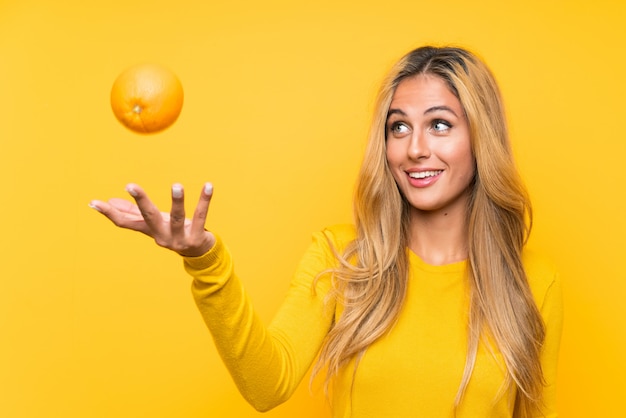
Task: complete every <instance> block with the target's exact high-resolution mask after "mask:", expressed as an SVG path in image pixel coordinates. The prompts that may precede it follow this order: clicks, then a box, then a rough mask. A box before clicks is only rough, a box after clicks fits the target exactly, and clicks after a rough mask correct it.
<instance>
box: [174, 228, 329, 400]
mask: <svg viewBox="0 0 626 418" xmlns="http://www.w3.org/2000/svg"><path fill="white" fill-rule="evenodd" d="M331 263H334V258H333V256H332V253H331V251H330V249H329V248H328V245H327V242H326V239H325V237H324V236H323V234H321V233H319V234H316V235H315V236H314V239H313V243H312V244H311V246H310V247H309V249H308V251H307V252H306V253H305V255H304V257H303V259H302V261H301V262H300V265H299V267H298V269H297V271H296V273H295V276H294V278H293V280H292V282H291V286H290V289H289V292H288V295H287V298H286V300H285V302H284V303H283V305H282V306H281V308H280V309H279V312H278V313H277V315H276V317H275V318H274V320H273V321H272V323H271V325H270V326H269V327H265V325H264V324H263V323H262V322H261V321H260V319H259V318H258V317H257V316H256V314H255V313H254V310H253V307H252V304H251V302H250V300H249V298H248V295H247V294H246V292H245V291H244V289H243V287H242V284H241V282H240V280H239V278H238V277H237V275H236V274H235V272H234V268H233V262H232V258H231V255H230V253H229V252H228V250H227V249H226V247H225V246H224V244H223V243H222V241H221V240H220V239H219V238H218V239H217V241H216V244H215V246H214V247H213V248H212V249H211V250H210V251H209V252H208V253H206V254H204V255H203V256H201V257H186V258H185V268H186V270H187V271H188V272H189V273H190V274H191V275H192V276H193V277H194V280H193V285H192V292H193V295H194V298H195V300H196V304H197V305H198V308H199V310H200V313H201V314H202V317H203V319H204V320H205V322H206V324H207V326H208V328H209V330H210V331H211V334H212V336H213V339H214V341H215V344H216V346H217V349H218V351H219V353H220V356H221V357H222V359H223V361H224V364H225V365H226V367H227V368H228V370H229V372H230V374H231V376H232V377H233V380H234V381H235V383H236V385H237V387H238V388H239V391H240V392H241V394H242V395H243V396H244V397H245V399H246V400H247V401H248V402H249V403H250V404H251V405H252V406H253V407H254V408H256V409H257V410H259V411H267V410H269V409H271V408H273V407H275V406H277V405H279V404H280V403H282V402H284V401H286V400H287V399H288V398H289V397H290V396H291V394H292V393H293V392H294V391H295V389H296V388H297V386H298V384H299V383H300V381H301V380H302V378H303V377H304V375H305V374H306V372H307V371H308V370H309V368H310V366H311V364H312V362H313V361H314V359H315V357H316V356H317V353H318V351H319V348H320V347H321V344H322V341H323V340H324V337H325V336H326V334H327V332H328V329H329V328H330V326H331V323H332V318H333V313H334V308H333V306H327V305H325V304H324V297H325V295H326V293H327V291H328V289H329V287H330V280H329V279H328V278H327V277H323V278H322V279H320V281H318V283H317V289H316V290H317V292H316V293H315V294H313V292H312V284H313V281H314V279H315V277H316V275H317V274H318V273H319V272H320V271H323V270H324V269H326V268H328V267H329V266H331V265H332V264H331Z"/></svg>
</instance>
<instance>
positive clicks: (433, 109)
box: [387, 106, 459, 119]
mask: <svg viewBox="0 0 626 418" xmlns="http://www.w3.org/2000/svg"><path fill="white" fill-rule="evenodd" d="M438 111H444V112H450V113H452V114H453V115H454V116H456V117H457V118H458V117H459V115H457V114H456V112H455V111H454V110H452V109H451V108H450V107H448V106H433V107H429V108H428V109H426V110H425V111H424V115H427V114H429V113H433V112H438ZM396 114H397V115H400V116H407V114H406V113H405V112H404V111H403V110H401V109H389V111H388V112H387V119H389V117H390V116H391V115H396Z"/></svg>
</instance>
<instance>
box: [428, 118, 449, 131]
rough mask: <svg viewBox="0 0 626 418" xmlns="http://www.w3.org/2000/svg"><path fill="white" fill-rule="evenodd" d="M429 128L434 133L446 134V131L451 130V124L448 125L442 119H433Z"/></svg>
mask: <svg viewBox="0 0 626 418" xmlns="http://www.w3.org/2000/svg"><path fill="white" fill-rule="evenodd" d="M430 128H431V129H432V130H433V131H434V132H435V133H446V132H448V130H450V128H452V124H450V123H449V122H446V121H445V120H443V119H435V120H434V121H433V122H432V124H431V125H430Z"/></svg>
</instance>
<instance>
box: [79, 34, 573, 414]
mask: <svg viewBox="0 0 626 418" xmlns="http://www.w3.org/2000/svg"><path fill="white" fill-rule="evenodd" d="M127 191H128V192H129V193H130V194H131V195H132V196H133V197H134V199H135V202H136V205H135V204H131V203H130V202H127V201H123V200H120V199H111V200H110V201H109V202H106V203H105V202H102V201H93V202H91V206H92V207H94V208H95V209H97V210H98V211H100V212H102V213H103V214H104V215H105V216H106V217H108V218H109V219H110V220H111V221H113V223H114V224H116V225H117V226H119V227H122V228H128V229H132V230H136V231H140V232H143V233H145V234H147V235H149V236H151V237H152V238H154V239H155V241H156V242H157V244H159V245H161V246H163V247H165V248H169V249H171V250H173V251H175V252H177V253H179V254H180V255H181V256H183V259H184V264H185V268H186V270H187V272H188V273H189V274H190V275H191V276H192V277H193V294H194V297H195V300H196V303H197V305H198V308H199V310H200V312H201V314H202V316H203V318H204V320H205V321H206V324H207V326H208V328H209V329H210V331H211V333H212V334H213V337H214V340H215V343H216V345H217V348H218V350H219V352H220V354H221V356H222V358H223V360H224V362H225V364H226V366H227V367H228V369H229V371H230V373H231V375H232V377H233V379H234V381H235V382H236V384H237V386H238V388H239V390H240V391H241V393H242V394H243V396H244V397H245V398H246V399H247V400H248V402H250V403H251V404H252V405H253V406H254V407H255V408H256V409H258V410H261V411H265V410H269V409H271V408H273V407H274V406H276V405H278V404H280V403H282V402H284V401H285V400H287V399H288V398H289V396H290V395H291V394H292V393H293V391H294V390H295V389H296V387H297V386H298V384H299V383H300V381H301V380H302V379H303V377H304V376H305V374H306V372H307V371H308V370H309V368H310V366H311V365H314V373H316V374H317V373H324V374H325V375H326V383H327V388H328V389H330V396H331V400H332V410H333V416H334V417H354V418H361V417H377V418H379V417H429V418H430V417H481V418H482V417H555V416H557V415H556V408H555V403H556V399H555V379H556V363H557V354H558V348H559V340H560V332H561V320H562V306H561V291H560V285H559V281H558V276H557V274H556V273H555V271H554V270H553V268H552V267H551V266H550V264H547V263H546V262H544V261H542V259H541V258H540V257H538V256H536V255H534V254H532V253H530V252H529V251H527V250H526V249H525V248H524V244H525V242H526V239H527V236H528V233H529V230H530V224H531V209H530V203H529V200H528V196H527V194H526V191H525V189H524V187H523V185H522V182H521V180H520V177H519V175H518V173H517V171H516V169H515V165H514V161H513V158H512V153H511V148H510V144H509V138H508V134H507V128H506V122H505V118H504V110H503V106H502V101H501V97H500V93H499V91H498V87H497V85H496V82H495V80H494V77H493V76H492V74H491V72H490V71H489V69H488V68H487V67H486V66H485V64H484V63H483V62H482V61H481V60H480V59H478V58H477V57H476V56H475V55H474V54H472V53H470V52H469V51H467V50H464V49H460V48H435V47H422V48H418V49H416V50H414V51H411V52H410V53H409V54H407V55H406V56H404V57H403V58H402V59H401V60H400V61H399V62H398V63H397V64H396V65H395V67H394V68H393V69H392V70H391V72H390V74H389V75H388V77H387V79H386V80H385V82H384V83H383V86H382V88H381V90H380V93H379V97H378V101H377V106H376V109H375V114H374V118H373V123H372V127H371V131H370V138H369V142H368V147H367V149H366V152H365V157H364V161H363V165H362V168H361V171H360V174H359V177H358V182H357V188H356V194H355V199H354V216H355V220H354V221H355V225H354V226H335V227H331V228H328V229H326V230H324V231H322V232H320V233H317V234H315V235H314V237H313V242H312V244H311V246H310V248H309V250H308V251H307V252H306V254H305V255H304V257H303V259H302V261H301V263H300V266H299V268H298V269H297V271H296V273H295V276H294V278H293V280H292V285H291V288H290V291H289V294H288V296H287V299H286V301H285V302H284V304H283V305H282V307H281V309H280V310H279V312H278V314H277V315H276V317H275V318H274V320H273V321H272V323H271V324H270V325H269V326H268V327H266V326H265V325H264V324H262V323H261V322H260V320H259V319H258V318H257V317H256V316H255V314H254V311H253V308H252V305H251V303H250V301H249V300H248V297H247V296H246V293H245V291H244V290H243V288H242V286H241V282H240V281H239V279H238V277H237V275H236V273H235V271H234V269H233V263H232V259H231V254H230V253H229V252H228V250H227V248H226V246H225V245H224V243H223V242H222V241H221V240H220V238H219V237H218V236H217V235H216V234H215V233H213V232H210V231H207V230H205V219H206V216H207V212H208V208H209V203H210V200H211V197H212V192H213V191H212V186H211V185H210V184H207V185H206V186H205V188H204V190H203V191H202V192H201V196H200V200H199V203H198V205H197V208H196V211H195V213H194V214H193V217H192V218H191V219H189V220H186V219H185V212H184V207H183V200H184V197H183V194H184V193H183V188H182V186H181V185H179V184H176V185H174V186H173V187H172V208H171V212H170V213H163V212H159V210H158V209H157V208H156V207H155V206H154V205H153V204H152V203H151V202H150V200H149V199H148V197H147V195H146V194H145V192H144V191H143V190H142V189H141V188H140V187H139V186H137V185H134V184H130V185H129V186H128V187H127Z"/></svg>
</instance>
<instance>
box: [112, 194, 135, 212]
mask: <svg viewBox="0 0 626 418" xmlns="http://www.w3.org/2000/svg"><path fill="white" fill-rule="evenodd" d="M109 204H110V205H111V206H113V207H114V208H115V209H117V210H119V211H120V212H124V213H127V214H129V215H136V216H141V212H140V211H139V208H138V207H137V205H135V204H134V203H132V202H129V201H128V200H126V199H119V198H117V197H114V198H112V199H109Z"/></svg>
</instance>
